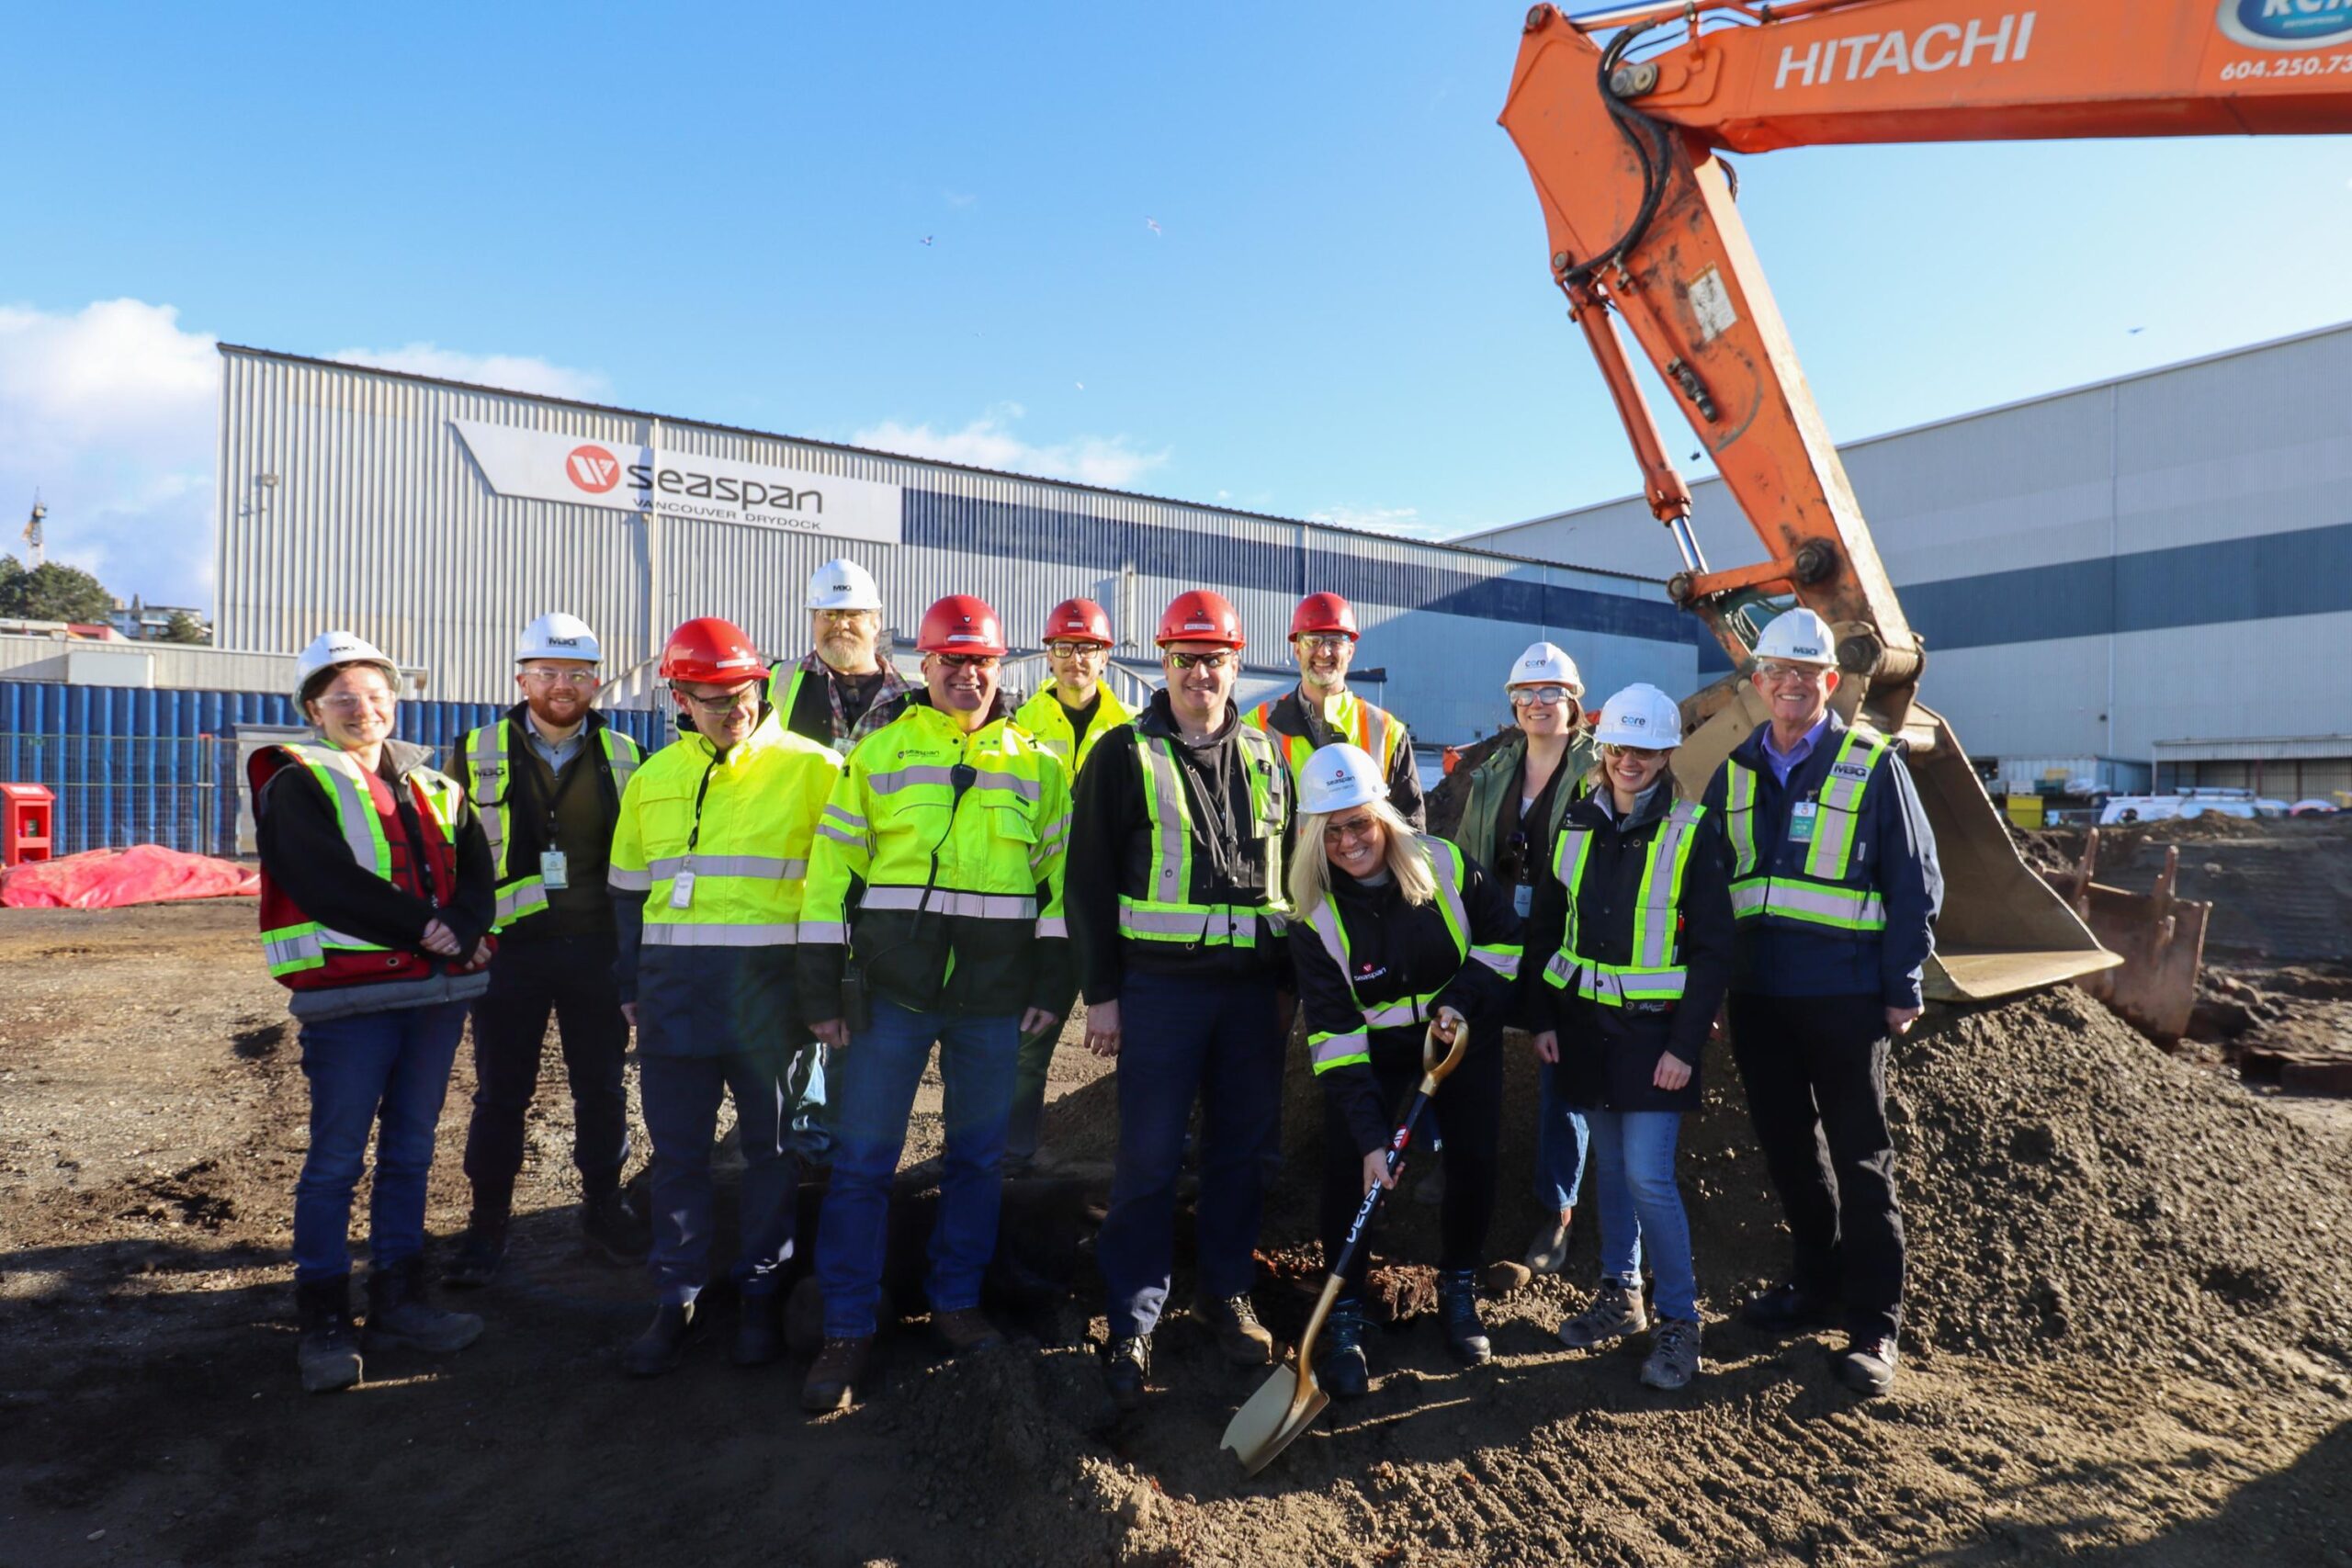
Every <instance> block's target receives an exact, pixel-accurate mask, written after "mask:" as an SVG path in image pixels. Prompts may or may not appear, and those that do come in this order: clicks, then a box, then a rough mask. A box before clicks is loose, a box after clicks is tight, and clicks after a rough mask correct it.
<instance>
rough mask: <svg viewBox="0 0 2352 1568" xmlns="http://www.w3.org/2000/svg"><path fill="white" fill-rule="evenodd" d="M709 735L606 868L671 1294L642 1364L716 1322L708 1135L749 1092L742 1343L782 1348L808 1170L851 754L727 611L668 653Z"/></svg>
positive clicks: (656, 760)
mask: <svg viewBox="0 0 2352 1568" xmlns="http://www.w3.org/2000/svg"><path fill="white" fill-rule="evenodd" d="M766 675H767V670H766V667H765V666H764V665H763V664H762V663H761V662H760V657H759V654H758V651H757V650H756V649H753V648H752V640H751V638H749V637H745V636H744V635H743V633H742V632H741V630H739V629H737V628H736V627H735V626H730V625H729V624H728V623H727V622H725V621H722V620H718V619H717V618H715V617H706V618H703V619H699V620H693V621H688V622H687V623H686V624H685V625H684V626H680V627H679V628H678V629H677V630H676V631H674V632H673V633H671V634H670V642H669V647H668V649H666V650H665V651H664V652H663V654H662V676H663V677H664V678H665V679H666V680H668V682H670V690H671V692H672V693H673V695H674V696H675V699H676V701H677V705H678V708H679V712H680V714H681V716H683V718H684V722H685V723H686V724H687V725H689V726H690V727H691V733H689V734H687V735H685V736H684V737H683V738H681V739H678V740H677V741H676V742H674V743H673V744H672V745H669V746H666V747H664V748H662V750H659V751H656V752H654V753H653V754H652V755H651V756H650V757H648V758H647V759H646V760H645V762H644V764H643V765H642V766H640V767H639V769H638V770H637V773H636V774H635V775H634V776H633V777H631V778H630V780H629V782H628V790H627V792H626V793H624V794H623V795H622V796H621V807H620V819H619V821H618V822H617V824H616V826H615V828H614V830H613V852H612V859H611V862H610V863H609V865H608V867H607V869H606V872H605V880H606V882H607V883H608V884H609V885H610V886H611V887H612V889H613V894H614V897H613V912H614V918H615V922H616V926H617V928H618V937H619V950H620V957H619V962H618V964H617V966H616V968H617V973H618V975H619V976H620V987H621V1003H622V1010H623V1011H624V1012H625V1013H627V1014H628V1019H629V1021H630V1022H631V1023H633V1024H634V1025H635V1026H636V1028H637V1043H638V1050H637V1055H638V1087H639V1094H640V1096H641V1098H642V1099H643V1100H644V1103H645V1124H646V1130H647V1131H648V1132H649V1133H650V1134H652V1140H653V1255H652V1271H653V1281H654V1285H655V1287H656V1289H657V1290H658V1291H659V1292H660V1293H661V1304H660V1306H658V1307H657V1308H656V1309H655V1311H654V1315H653V1321H652V1322H651V1323H650V1324H649V1325H646V1328H645V1331H644V1333H642V1334H640V1335H639V1336H638V1337H637V1338H636V1339H635V1340H633V1341H632V1342H631V1343H630V1345H629V1347H628V1350H627V1352H626V1353H625V1354H624V1355H623V1357H622V1367H623V1370H624V1371H628V1372H629V1373H630V1374H631V1375H632V1376H638V1377H651V1376H655V1375H658V1374H660V1373H662V1372H666V1371H672V1370H673V1369H674V1368H675V1367H676V1366H677V1365H678V1362H679V1359H680V1358H681V1357H682V1355H683V1354H684V1349H685V1345H686V1341H687V1339H688V1337H690V1336H692V1335H693V1333H694V1332H695V1329H696V1327H697V1326H698V1325H697V1324H696V1321H695V1312H696V1303H697V1301H698V1299H699V1297H700V1296H701V1294H702V1289H703V1286H704V1285H705V1284H707V1282H708V1275H709V1269H710V1235H711V1184H710V1145H711V1137H712V1134H713V1133H714V1132H715V1131H716V1122H717V1118H718V1102H719V1099H720V1097H721V1096H722V1095H727V1094H731V1095H733V1096H734V1097H735V1120H736V1126H737V1128H738V1129H739V1130H740V1133H741V1141H742V1148H743V1161H744V1170H743V1193H742V1211H741V1225H740V1227H739V1228H740V1233H741V1235H740V1240H739V1242H738V1244H737V1247H736V1255H735V1268H734V1281H735V1290H736V1294H737V1296H738V1298H739V1300H740V1302H741V1307H740V1310H739V1315H738V1318H737V1323H736V1333H735V1344H734V1349H733V1352H732V1357H733V1359H734V1360H735V1362H736V1364H737V1365H739V1366H757V1365H760V1364H761V1363H763V1362H766V1361H773V1360H775V1359H776V1357H777V1356H778V1355H779V1354H780V1353H781V1352H782V1350H783V1336H782V1328H781V1325H780V1323H779V1321H778V1314H777V1311H776V1305H777V1303H776V1291H777V1288H778V1287H779V1286H780V1285H781V1284H782V1282H783V1272H784V1265H785V1263H786V1260H787V1259H789V1258H791V1256H792V1229H793V1217H794V1211H795V1205H796V1199H797V1192H798V1190H799V1185H800V1169H799V1161H798V1159H797V1157H796V1156H795V1154H794V1152H793V1145H792V1134H791V1128H790V1125H789V1116H790V1111H791V1105H792V1096H791V1089H790V1084H791V1079H792V1066H793V1061H794V1058H795V1056H796V1055H799V1054H800V1053H801V1051H802V1048H803V1047H804V1046H805V1045H806V1043H807V1041H808V1038H809V1036H808V1034H807V1033H806V1032H804V1031H803V1030H802V1029H801V1028H800V1026H799V1021H798V1020H799V1017H800V1010H799V1009H798V1008H797V1007H796V1006H795V1005H794V998H793V965H792V944H793V942H794V940H795V938H796V937H797V935H798V934H799V919H800V901H801V889H802V885H803V880H804V879H805V878H806V877H807V875H808V874H809V863H808V862H809V839H810V837H811V836H812V835H813V834H814V833H815V831H816V827H817V818H818V814H819V813H820V812H821V811H822V810H823V809H824V807H825V799H826V796H827V795H829V794H830V793H831V789H832V785H833V781H834V780H835V779H836V778H838V777H839V776H840V774H841V761H842V760H841V756H840V753H838V752H836V751H834V750H831V749H830V748H828V747H824V746H820V745H819V744H818V743H817V742H815V741H813V740H810V739H807V738H805V737H803V736H798V735H795V734H793V733H792V732H791V731H790V730H787V729H786V728H784V726H783V725H782V723H781V722H780V721H779V720H778V717H777V715H776V712H775V709H774V708H773V707H771V706H769V705H768V704H767V703H766V702H765V701H764V700H763V696H762V694H761V693H762V687H763V684H764V682H765V677H766Z"/></svg>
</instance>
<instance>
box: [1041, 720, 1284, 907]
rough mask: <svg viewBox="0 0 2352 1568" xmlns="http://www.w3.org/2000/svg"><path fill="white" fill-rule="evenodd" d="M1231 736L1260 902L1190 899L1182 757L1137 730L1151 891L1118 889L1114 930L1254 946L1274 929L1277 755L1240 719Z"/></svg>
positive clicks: (1166, 742)
mask: <svg viewBox="0 0 2352 1568" xmlns="http://www.w3.org/2000/svg"><path fill="white" fill-rule="evenodd" d="M1235 740H1236V742H1237V743H1238V744H1239V745H1240V747H1241V749H1242V755H1243V761H1244V766H1245V770H1246V772H1247V773H1248V774H1249V779H1250V827H1251V829H1253V833H1254V836H1255V837H1256V838H1258V839H1259V840H1261V842H1263V843H1264V845H1265V846H1266V850H1265V853H1266V877H1267V886H1268V888H1269V894H1268V897H1267V901H1266V903H1265V904H1264V905H1262V906H1258V905H1232V904H1195V903H1193V902H1192V901H1191V899H1190V895H1191V893H1192V891H1193V812H1192V804H1191V802H1190V800H1189V799H1188V798H1187V796H1186V795H1185V793H1184V777H1183V768H1182V764H1181V763H1180V762H1178V761H1177V760H1176V743H1175V742H1174V741H1173V740H1170V739H1167V738H1166V737H1160V738H1159V739H1153V738H1151V737H1148V736H1138V737H1136V763H1137V766H1138V767H1139V768H1140V769H1141V770H1142V773H1143V786H1144V787H1143V799H1144V815H1145V818H1146V820H1147V822H1148V826H1149V831H1150V835H1151V863H1150V867H1149V869H1148V871H1147V872H1146V874H1145V883H1146V886H1147V890H1148V893H1149V894H1150V895H1151V897H1142V898H1134V897H1128V896H1127V895H1126V894H1124V893H1122V894H1121V895H1119V934H1120V935H1122V936H1125V937H1130V938H1133V939H1134V940H1136V941H1137V942H1192V943H1194V944H1196V945H1199V946H1204V947H1218V946H1232V947H1254V946H1256V945H1257V942H1258V937H1259V935H1260V933H1261V931H1262V932H1263V934H1264V935H1266V936H1267V937H1269V938H1272V937H1276V936H1280V935H1281V934H1282V932H1283V920H1282V915H1281V908H1282V901H1283V900H1282V894H1281V892H1280V890H1279V889H1280V886H1281V876H1282V839H1281V834H1280V823H1281V816H1282V797H1281V796H1280V795H1276V794H1274V793H1273V789H1274V785H1273V784H1272V777H1273V776H1274V774H1275V770H1276V768H1277V766H1278V764H1279V759H1278V758H1277V757H1276V756H1275V754H1274V750H1273V748H1272V745H1271V744H1270V743H1269V742H1268V741H1267V739H1266V738H1265V736H1263V735H1262V734H1261V733H1259V732H1258V731H1256V730H1253V729H1250V728H1248V727H1247V726H1244V727H1242V728H1240V729H1239V730H1238V732H1237V733H1236V735H1235ZM1060 828H1061V824H1059V823H1056V824H1053V825H1052V831H1053V832H1054V833H1056V834H1057V833H1058V832H1059V830H1060ZM1041 836H1044V835H1041Z"/></svg>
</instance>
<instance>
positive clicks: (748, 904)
mask: <svg viewBox="0 0 2352 1568" xmlns="http://www.w3.org/2000/svg"><path fill="white" fill-rule="evenodd" d="M841 765H842V759H841V753H839V752H838V751H835V750H832V749H831V747H829V746H820V745H818V744H817V743H816V742H815V741H814V740H811V739H808V738H807V737H806V736H800V735H795V734H793V733H792V732H791V731H790V730H788V729H786V728H784V724H783V721H782V720H781V719H780V718H779V717H778V716H776V715H775V713H773V712H771V713H769V714H767V715H765V716H763V717H762V718H761V720H760V722H759V725H758V727H757V728H754V729H753V730H752V733H751V734H750V735H749V736H747V737H746V738H745V739H743V740H741V742H739V743H738V744H736V745H734V746H732V747H729V749H728V750H727V751H726V752H725V754H724V755H722V754H720V752H719V751H718V748H716V747H714V746H713V745H712V744H711V743H710V741H709V739H707V738H706V737H704V736H701V735H684V736H681V737H679V738H678V739H676V740H675V741H673V742H672V743H671V744H670V745H667V746H664V747H663V748H662V750H659V751H656V752H654V753H653V754H652V755H651V756H650V757H648V758H646V759H645V761H643V762H642V763H641V764H640V765H639V767H638V769H637V772H636V773H635V775H634V776H632V777H631V778H630V779H629V781H628V790H627V792H626V793H624V794H623V795H622V796H621V814H620V819H619V821H618V822H616V823H615V824H614V827H613V855H612V861H611V863H610V864H609V865H608V866H607V867H606V868H605V884H606V885H607V886H611V887H613V888H615V889H616V890H617V891H620V892H624V893H642V894H644V895H645V896H646V898H645V934H644V938H643V941H644V944H645V945H646V946H647V947H649V948H653V947H780V946H786V945H788V944H790V943H791V942H792V941H793V940H794V938H795V936H796V935H797V932H798V931H799V926H800V901H801V888H802V886H803V884H804V882H805V880H806V878H807V877H808V875H809V839H810V837H811V835H813V834H814V833H815V832H816V830H817V818H818V815H819V814H820V812H822V811H823V810H824V809H825V796H826V795H827V794H828V793H830V792H831V789H832V787H833V780H834V779H835V778H837V777H839V776H840V773H841ZM689 873H691V874H692V875H691V877H689V876H688V874H689Z"/></svg>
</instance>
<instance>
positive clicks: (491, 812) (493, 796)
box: [466, 718, 507, 876]
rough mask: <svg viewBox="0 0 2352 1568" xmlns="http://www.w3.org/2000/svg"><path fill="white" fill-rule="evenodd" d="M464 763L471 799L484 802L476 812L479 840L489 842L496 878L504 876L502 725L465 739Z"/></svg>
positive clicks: (498, 723) (487, 726) (499, 722)
mask: <svg viewBox="0 0 2352 1568" xmlns="http://www.w3.org/2000/svg"><path fill="white" fill-rule="evenodd" d="M466 761H467V762H468V763H469V765H470V766H471V767H472V769H473V774H474V795H475V798H476V800H478V801H486V802H488V803H490V804H489V809H487V810H483V811H480V812H478V813H477V815H478V816H479V817H480V818H481V832H482V837H483V838H485V839H488V840H490V863H491V864H492V866H494V867H496V868H497V869H496V874H497V875H500V876H504V875H505V874H506V788H507V785H506V721H505V720H504V719H503V718H502V719H497V720H495V721H493V722H492V723H489V724H485V725H483V726H482V727H481V728H479V729H477V730H475V731H474V732H473V733H472V734H471V735H469V736H468V737H467V738H466Z"/></svg>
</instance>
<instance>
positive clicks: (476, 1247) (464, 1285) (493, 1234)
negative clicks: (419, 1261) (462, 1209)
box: [441, 1214, 506, 1291]
mask: <svg viewBox="0 0 2352 1568" xmlns="http://www.w3.org/2000/svg"><path fill="white" fill-rule="evenodd" d="M505 1261H506V1216H505V1215H503V1214H500V1215H496V1216H494V1217H493V1216H492V1215H489V1214H476V1215H475V1216H474V1217H473V1221H472V1223H471V1224H469V1225H467V1226H466V1234H465V1235H463V1236H462V1237H460V1238H459V1239H458V1255H457V1256H456V1257H455V1258H451V1259H450V1260H449V1266H448V1267H447V1269H442V1270H441V1282H442V1283H443V1284H445V1285H447V1286H450V1287H451V1288H453V1289H456V1290H460V1291H478V1290H480V1289H481V1288H482V1287H483V1286H484V1285H487V1284H489V1283H490V1282H491V1281H492V1280H495V1279H497V1278H498V1270H499V1269H500V1267H501V1266H502V1265H503V1264H504V1263H505Z"/></svg>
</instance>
